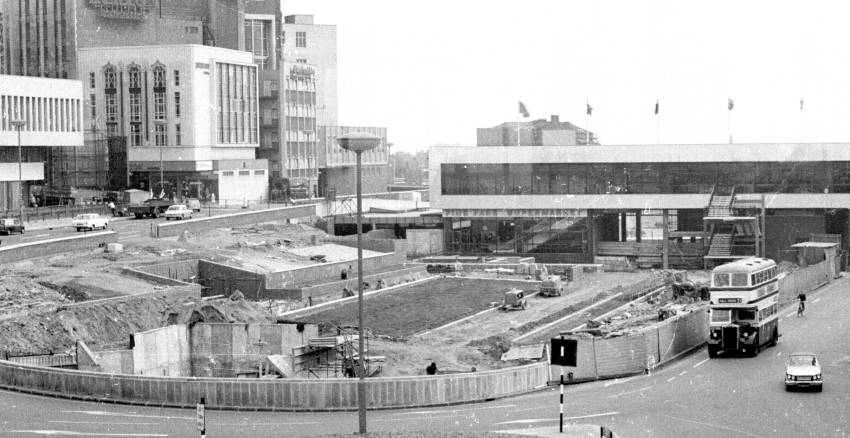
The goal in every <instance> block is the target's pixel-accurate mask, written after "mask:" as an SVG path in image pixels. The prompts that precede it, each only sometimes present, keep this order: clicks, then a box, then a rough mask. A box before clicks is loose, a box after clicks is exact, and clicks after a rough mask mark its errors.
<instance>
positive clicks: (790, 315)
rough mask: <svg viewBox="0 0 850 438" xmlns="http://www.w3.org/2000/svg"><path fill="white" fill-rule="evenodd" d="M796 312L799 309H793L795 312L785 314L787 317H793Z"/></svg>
mask: <svg viewBox="0 0 850 438" xmlns="http://www.w3.org/2000/svg"><path fill="white" fill-rule="evenodd" d="M796 314H797V311H796V310H795V311H793V312H791V313H789V314H787V315H785V317H786V318H790V317H792V316H794V315H796Z"/></svg>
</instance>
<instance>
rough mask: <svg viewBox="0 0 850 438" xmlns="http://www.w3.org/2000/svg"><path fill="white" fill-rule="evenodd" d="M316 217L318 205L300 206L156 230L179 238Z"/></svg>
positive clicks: (162, 226)
mask: <svg viewBox="0 0 850 438" xmlns="http://www.w3.org/2000/svg"><path fill="white" fill-rule="evenodd" d="M315 215H316V205H315V204H308V205H299V206H295V207H279V208H270V209H266V210H256V211H244V212H239V213H232V214H223V215H220V216H210V217H202V218H196V219H191V220H185V221H172V222H165V223H157V224H155V228H154V236H155V237H170V236H179V235H181V234H182V233H183V231H188V232H190V233H191V232H197V231H207V230H214V229H217V228H223V227H234V226H239V225H253V224H259V223H263V222H276V221H284V220H288V219H301V218H309V217H312V216H315Z"/></svg>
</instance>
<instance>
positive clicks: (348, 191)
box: [318, 126, 390, 197]
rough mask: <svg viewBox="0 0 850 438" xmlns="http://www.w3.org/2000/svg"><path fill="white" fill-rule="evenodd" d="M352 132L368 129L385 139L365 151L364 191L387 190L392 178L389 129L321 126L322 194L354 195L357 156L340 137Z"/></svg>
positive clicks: (320, 180)
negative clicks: (346, 147) (390, 176)
mask: <svg viewBox="0 0 850 438" xmlns="http://www.w3.org/2000/svg"><path fill="white" fill-rule="evenodd" d="M351 132H367V133H369V134H372V135H375V136H377V137H380V138H381V143H380V144H379V145H378V147H376V148H374V149H371V150H368V151H366V152H363V154H362V173H361V177H362V179H361V181H362V184H363V193H377V192H385V191H386V190H387V179H388V178H389V176H388V175H389V171H388V169H389V166H388V163H389V152H390V146H389V145H390V144H389V143H388V142H387V128H378V127H364V126H320V127H319V138H320V140H321V143H320V145H319V165H320V166H321V170H320V172H319V192H318V195H319V196H323V197H324V196H328V195H330V194H333V196H341V195H353V194H355V193H356V190H357V187H356V186H355V184H354V181H355V177H356V175H355V172H356V167H355V166H356V165H357V155H356V154H355V153H354V152H351V151H347V150H345V149H343V148H341V147H340V146H339V144H338V143H337V141H336V139H337V138H338V137H339V136H341V135H345V134H348V133H351Z"/></svg>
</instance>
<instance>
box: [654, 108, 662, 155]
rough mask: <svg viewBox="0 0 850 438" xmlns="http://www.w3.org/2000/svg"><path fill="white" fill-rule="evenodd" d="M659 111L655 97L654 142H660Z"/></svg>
mask: <svg viewBox="0 0 850 438" xmlns="http://www.w3.org/2000/svg"><path fill="white" fill-rule="evenodd" d="M660 120H661V112H660V111H659V108H658V99H655V144H661V122H660Z"/></svg>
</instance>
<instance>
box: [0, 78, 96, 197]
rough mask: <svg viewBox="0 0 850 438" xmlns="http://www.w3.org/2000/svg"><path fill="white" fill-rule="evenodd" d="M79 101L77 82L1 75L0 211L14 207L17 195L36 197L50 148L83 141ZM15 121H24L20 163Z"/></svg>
mask: <svg viewBox="0 0 850 438" xmlns="http://www.w3.org/2000/svg"><path fill="white" fill-rule="evenodd" d="M82 102H83V99H82V84H81V83H80V82H79V81H73V80H63V79H47V78H30V77H24V76H10V75H0V211H2V210H10V209H16V208H18V207H19V205H20V203H21V202H22V201H21V199H23V200H24V202H25V203H29V202H30V200H31V199H32V198H33V197H34V196H35V191H34V190H33V189H34V186H38V185H41V184H43V180H44V179H45V168H46V167H47V161H48V159H49V153H48V151H49V150H50V149H51V148H52V147H61V148H67V149H74V148H78V147H80V146H82V144H83V126H84V125H83V104H82ZM16 120H22V121H24V122H25V124H24V125H23V126H21V127H20V145H21V148H20V152H21V160H20V163H19V161H18V134H19V132H18V127H16V126H15V125H14V124H13V123H12V122H13V121H16ZM19 164H20V166H19ZM21 181H22V182H23V184H21Z"/></svg>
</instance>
